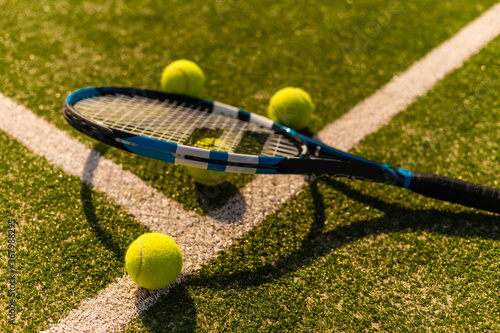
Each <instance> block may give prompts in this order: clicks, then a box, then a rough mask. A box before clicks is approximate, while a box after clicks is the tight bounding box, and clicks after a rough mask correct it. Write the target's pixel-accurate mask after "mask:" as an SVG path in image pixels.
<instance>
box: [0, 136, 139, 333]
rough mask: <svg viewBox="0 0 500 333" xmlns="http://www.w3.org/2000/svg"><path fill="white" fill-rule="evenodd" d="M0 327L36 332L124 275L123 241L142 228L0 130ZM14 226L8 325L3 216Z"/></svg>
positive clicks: (71, 177)
mask: <svg viewBox="0 0 500 333" xmlns="http://www.w3.org/2000/svg"><path fill="white" fill-rule="evenodd" d="M0 146H1V147H2V148H1V151H2V162H1V163H0V175H2V176H1V177H0V202H2V204H1V205H0V219H1V221H2V224H1V227H0V228H1V229H0V230H1V232H0V234H1V235H2V254H1V257H2V260H1V261H0V281H1V284H0V290H1V295H2V300H1V301H0V306H1V307H2V311H0V330H1V331H2V332H8V331H11V330H13V331H17V332H26V331H30V332H34V331H39V330H41V329H43V328H47V327H48V325H49V324H51V323H52V324H54V323H56V322H57V321H59V320H60V319H62V318H64V317H65V316H67V315H68V313H69V312H70V311H71V310H72V309H73V308H75V307H77V306H78V304H79V303H80V301H81V300H82V299H84V298H86V297H90V296H92V295H95V294H96V293H97V292H99V291H100V290H102V289H103V288H105V287H106V286H107V285H108V284H109V283H111V282H113V281H114V280H115V278H116V277H118V276H122V275H124V274H125V269H124V264H123V261H124V257H125V251H126V249H127V246H128V244H129V243H130V242H132V241H133V240H134V239H135V238H136V237H138V236H139V235H140V234H142V233H144V232H146V231H147V229H146V228H145V227H143V226H141V225H139V224H138V223H137V222H135V221H134V219H133V218H131V217H130V216H129V215H128V214H127V213H126V212H125V211H124V210H123V209H122V208H120V207H116V206H114V205H113V204H112V203H111V202H110V201H109V200H108V199H106V198H105V197H104V195H102V194H99V193H96V192H95V191H93V190H92V189H91V188H89V187H88V186H87V185H82V183H81V181H80V179H79V178H77V177H73V176H68V175H66V174H64V173H63V172H62V171H61V170H59V169H55V168H54V167H52V166H50V165H49V164H48V163H47V161H46V160H45V159H43V158H41V157H38V156H35V155H34V154H33V153H31V152H30V151H28V150H27V149H26V148H24V147H23V146H21V145H20V144H19V143H18V142H16V141H15V140H13V139H12V138H9V137H8V136H7V135H6V134H5V133H4V132H1V131H0ZM10 219H13V220H16V221H17V227H16V229H15V230H16V238H15V244H16V249H15V252H16V258H15V262H16V267H15V271H14V272H15V274H16V282H15V284H16V295H15V297H14V299H15V301H16V303H17V306H16V307H17V318H16V324H15V325H12V324H10V323H8V319H9V318H8V317H7V311H4V309H6V306H7V305H8V303H6V302H7V301H10V300H11V299H12V298H11V297H10V296H8V294H7V284H6V283H5V282H6V281H8V278H9V277H10V276H11V275H12V274H11V271H8V270H6V269H7V267H8V266H7V265H8V263H7V260H6V258H7V252H6V251H5V245H6V244H7V243H6V240H7V236H6V235H7V230H8V224H7V221H8V220H10Z"/></svg>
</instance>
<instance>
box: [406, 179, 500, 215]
mask: <svg viewBox="0 0 500 333" xmlns="http://www.w3.org/2000/svg"><path fill="white" fill-rule="evenodd" d="M409 189H410V190H412V191H414V192H417V193H420V194H423V195H425V196H428V197H431V198H435V199H439V200H445V201H449V202H453V203H458V204H461V205H464V206H468V207H473V208H478V209H483V210H486V211H489V212H493V213H500V190H497V189H494V188H492V187H487V186H481V185H477V184H473V183H468V182H464V181H462V180H458V179H452V178H448V177H443V176H438V175H434V174H429V173H419V172H414V173H413V174H412V178H411V183H410V186H409Z"/></svg>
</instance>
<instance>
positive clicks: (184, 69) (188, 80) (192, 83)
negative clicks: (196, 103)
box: [161, 59, 205, 97]
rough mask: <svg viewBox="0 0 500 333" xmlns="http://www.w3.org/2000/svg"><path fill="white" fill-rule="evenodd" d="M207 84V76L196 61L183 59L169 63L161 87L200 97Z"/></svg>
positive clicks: (173, 92)
mask: <svg viewBox="0 0 500 333" xmlns="http://www.w3.org/2000/svg"><path fill="white" fill-rule="evenodd" d="M204 85H205V76H204V75H203V71H202V70H201V68H200V67H199V66H198V65H197V64H196V63H194V62H192V61H189V60H185V59H181V60H176V61H174V62H172V63H171V64H169V65H168V66H167V67H165V69H164V70H163V73H162V75H161V89H162V90H163V91H165V92H167V93H172V94H181V95H186V96H191V97H198V96H199V95H200V93H201V91H202V90H203V86H204Z"/></svg>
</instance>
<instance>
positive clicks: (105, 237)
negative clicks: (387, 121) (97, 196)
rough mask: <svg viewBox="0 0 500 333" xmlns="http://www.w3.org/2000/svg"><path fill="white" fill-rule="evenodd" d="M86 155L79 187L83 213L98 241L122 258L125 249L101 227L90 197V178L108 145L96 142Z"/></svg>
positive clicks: (110, 233) (112, 235)
mask: <svg viewBox="0 0 500 333" xmlns="http://www.w3.org/2000/svg"><path fill="white" fill-rule="evenodd" d="M96 146H97V147H95V148H94V150H92V151H91V152H90V154H89V156H88V157H87V160H86V162H85V166H84V168H83V175H82V183H81V187H80V197H81V202H82V208H83V213H84V215H85V218H86V219H87V223H88V224H89V226H90V228H91V229H92V231H93V232H94V233H95V235H96V236H97V238H98V239H99V241H100V242H101V243H102V244H103V245H104V246H105V247H106V248H107V249H108V250H109V251H111V252H112V253H113V254H114V255H115V257H116V258H124V257H125V251H124V249H123V246H121V244H120V243H119V242H117V241H115V238H114V234H113V233H112V232H110V231H107V230H106V229H105V228H103V227H102V226H101V224H100V222H99V218H98V217H97V214H96V207H95V206H94V201H93V198H92V188H93V187H92V179H93V178H94V173H95V170H96V168H97V166H98V164H99V160H100V159H101V157H102V156H103V155H104V154H105V153H106V151H107V149H108V148H109V146H106V145H104V144H100V143H98V144H97V145H96Z"/></svg>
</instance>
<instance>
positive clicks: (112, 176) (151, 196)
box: [0, 4, 500, 332]
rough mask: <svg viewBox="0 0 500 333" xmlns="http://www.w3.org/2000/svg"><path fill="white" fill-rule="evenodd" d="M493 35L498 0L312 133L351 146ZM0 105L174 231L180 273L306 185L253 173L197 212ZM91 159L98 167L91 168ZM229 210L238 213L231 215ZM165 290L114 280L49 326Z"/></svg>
mask: <svg viewBox="0 0 500 333" xmlns="http://www.w3.org/2000/svg"><path fill="white" fill-rule="evenodd" d="M498 34H500V5H498V4H497V5H495V6H494V7H492V8H490V9H489V10H488V11H487V12H485V13H483V15H481V16H480V17H479V18H478V19H476V20H475V21H474V22H472V23H471V24H469V25H468V26H466V27H465V28H463V29H462V30H461V31H460V32H459V33H457V34H456V35H455V36H454V37H453V38H452V39H450V40H449V41H447V42H445V43H443V44H442V45H441V46H439V47H438V48H436V49H434V50H433V51H431V52H430V53H429V54H428V55H427V56H425V57H424V58H423V59H422V60H420V61H418V62H417V63H415V64H414V65H413V66H412V67H410V68H409V69H408V70H407V71H406V72H404V73H402V74H401V75H399V76H398V77H396V78H394V79H393V80H392V81H391V82H389V83H388V84H387V85H385V86H384V87H383V88H381V89H380V90H379V91H377V92H376V93H375V94H374V95H372V96H371V97H369V98H368V99H366V100H365V101H363V102H361V103H360V104H358V105H356V106H355V107H354V108H353V109H352V110H351V111H350V112H349V113H347V114H346V115H344V116H343V117H341V118H340V119H339V120H338V121H336V122H335V123H333V124H331V125H329V126H327V127H326V128H325V129H324V130H323V131H321V132H320V133H319V134H318V136H319V138H320V139H322V140H323V141H324V142H325V143H326V144H329V145H332V146H335V147H338V148H340V149H342V150H349V149H351V148H352V147H353V146H354V145H355V144H356V143H358V142H359V141H361V140H362V139H363V138H364V137H366V136H367V135H369V134H370V133H373V132H375V131H376V130H378V129H379V128H380V127H382V126H384V125H385V124H387V123H388V122H389V121H390V120H391V119H392V117H393V116H394V115H396V114H398V113H399V112H401V111H403V110H405V109H406V108H407V107H408V105H410V104H411V103H413V101H415V100H416V99H417V98H418V97H419V96H422V95H423V94H425V93H426V92H427V91H428V90H429V89H431V88H432V87H433V86H434V85H435V84H436V83H437V82H438V81H439V80H440V79H442V78H443V77H445V76H446V75H447V74H448V73H450V72H451V71H453V70H454V69H456V68H458V67H460V66H461V65H462V64H463V62H464V61H465V60H467V59H468V58H469V57H470V56H471V55H473V54H475V53H477V52H478V51H479V50H481V49H482V48H483V47H484V46H485V45H486V44H487V43H488V42H490V41H491V40H492V39H493V38H495V37H496V36H497V35H498ZM0 110H1V112H2V116H1V117H0V128H2V129H3V130H5V131H6V132H7V133H9V134H11V135H12V136H13V137H15V138H16V139H17V140H19V141H21V142H22V143H23V144H24V145H25V146H27V147H28V148H29V149H31V150H32V151H33V152H35V153H36V154H39V155H42V156H45V158H47V160H48V161H49V162H51V163H53V164H54V165H56V166H58V167H60V168H62V169H63V170H64V171H65V172H67V173H69V174H73V175H77V176H81V177H82V180H83V181H84V182H91V183H92V185H93V186H94V187H95V188H96V189H97V190H99V191H102V192H104V193H106V194H107V195H108V196H109V197H110V198H111V199H112V200H114V201H115V202H116V203H118V204H120V205H122V206H123V207H124V208H125V209H127V211H128V212H129V213H131V214H133V215H134V216H135V218H136V219H137V220H138V221H139V222H140V223H142V224H144V225H146V226H148V227H149V228H150V229H152V230H155V231H160V232H164V233H167V234H170V235H172V236H173V238H174V239H175V240H176V241H177V242H178V243H179V245H180V246H181V247H182V249H183V252H184V257H185V268H184V270H183V274H189V273H191V272H193V271H194V270H196V269H198V268H199V267H200V266H201V265H203V264H204V263H206V261H207V260H209V259H213V258H215V257H216V256H217V252H218V251H220V250H224V249H226V248H227V247H228V246H229V245H230V244H231V243H232V242H233V241H234V240H235V239H236V238H237V237H239V236H241V235H243V234H244V233H246V232H247V231H248V230H250V229H251V228H252V227H253V226H254V225H255V224H256V223H259V222H260V221H261V220H262V219H263V218H264V217H265V216H267V215H269V214H271V213H273V212H274V211H276V210H277V209H278V208H279V207H280V206H281V205H282V204H283V203H284V202H286V201H288V200H290V199H291V198H292V197H293V196H294V195H295V194H297V193H298V192H300V190H301V189H302V187H303V186H304V185H305V182H304V178H303V177H301V176H262V177H258V178H257V179H256V180H255V181H254V182H252V183H251V184H249V185H247V186H246V187H245V188H244V189H242V190H241V191H240V194H239V195H238V196H236V197H235V198H232V199H230V200H229V202H228V203H227V204H226V205H225V206H224V207H223V208H221V209H219V210H217V211H216V212H214V213H213V214H211V216H210V217H206V218H202V217H200V216H198V215H196V214H195V213H193V212H189V211H186V210H183V209H182V207H181V206H180V204H178V203H177V202H175V201H173V200H171V199H168V198H166V197H165V196H164V195H163V194H162V193H161V192H159V191H157V190H156V189H154V188H151V187H149V186H147V185H146V184H145V183H144V182H143V181H142V180H140V179H139V178H138V177H137V176H135V175H133V174H132V173H130V172H128V171H125V170H123V168H122V167H121V166H119V165H116V164H114V163H113V162H111V161H109V160H107V159H104V158H101V157H100V156H99V155H97V154H95V153H92V152H91V150H90V149H88V148H86V147H85V146H84V145H83V144H81V143H80V142H78V141H77V140H76V139H74V138H72V137H70V136H69V135H68V134H66V133H65V132H63V131H61V130H59V129H57V128H56V127H55V126H53V125H51V124H49V123H47V122H46V121H45V120H43V119H41V118H39V117H37V116H35V115H34V114H33V113H32V112H31V111H29V110H27V109H26V108H24V107H22V106H19V105H17V104H16V103H14V102H12V101H11V100H9V99H7V98H5V97H3V96H2V95H0ZM42 133H43V134H42ZM89 165H97V167H96V168H95V170H94V168H92V167H89ZM85 166H87V167H86V168H85ZM89 170H90V172H89ZM235 214H236V215H237V216H238V217H237V218H236V219H235V218H234V216H235ZM166 292H167V290H166V289H165V290H160V291H152V292H151V291H146V290H144V289H142V288H138V287H137V286H135V284H134V283H133V282H132V281H131V280H130V279H129V278H128V277H123V278H118V279H117V281H116V282H114V283H112V284H111V285H109V286H108V287H107V288H106V289H104V290H102V291H101V292H100V293H99V294H98V295H96V296H95V297H92V298H89V299H85V300H83V301H82V302H81V304H80V306H79V307H78V308H77V309H74V310H73V311H71V312H70V314H69V315H68V316H67V317H66V318H64V319H62V320H61V321H60V322H59V323H57V324H55V325H53V326H52V327H51V329H50V331H51V332H60V331H72V332H83V331H92V332H105V331H118V330H121V329H122V328H123V327H124V326H125V325H126V324H127V323H128V322H129V321H130V320H131V319H132V318H133V317H135V316H137V315H139V314H140V313H141V312H143V311H144V310H145V309H147V308H148V307H149V306H150V305H152V304H154V302H155V301H156V300H157V299H158V298H160V297H161V295H163V294H165V293H166Z"/></svg>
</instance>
